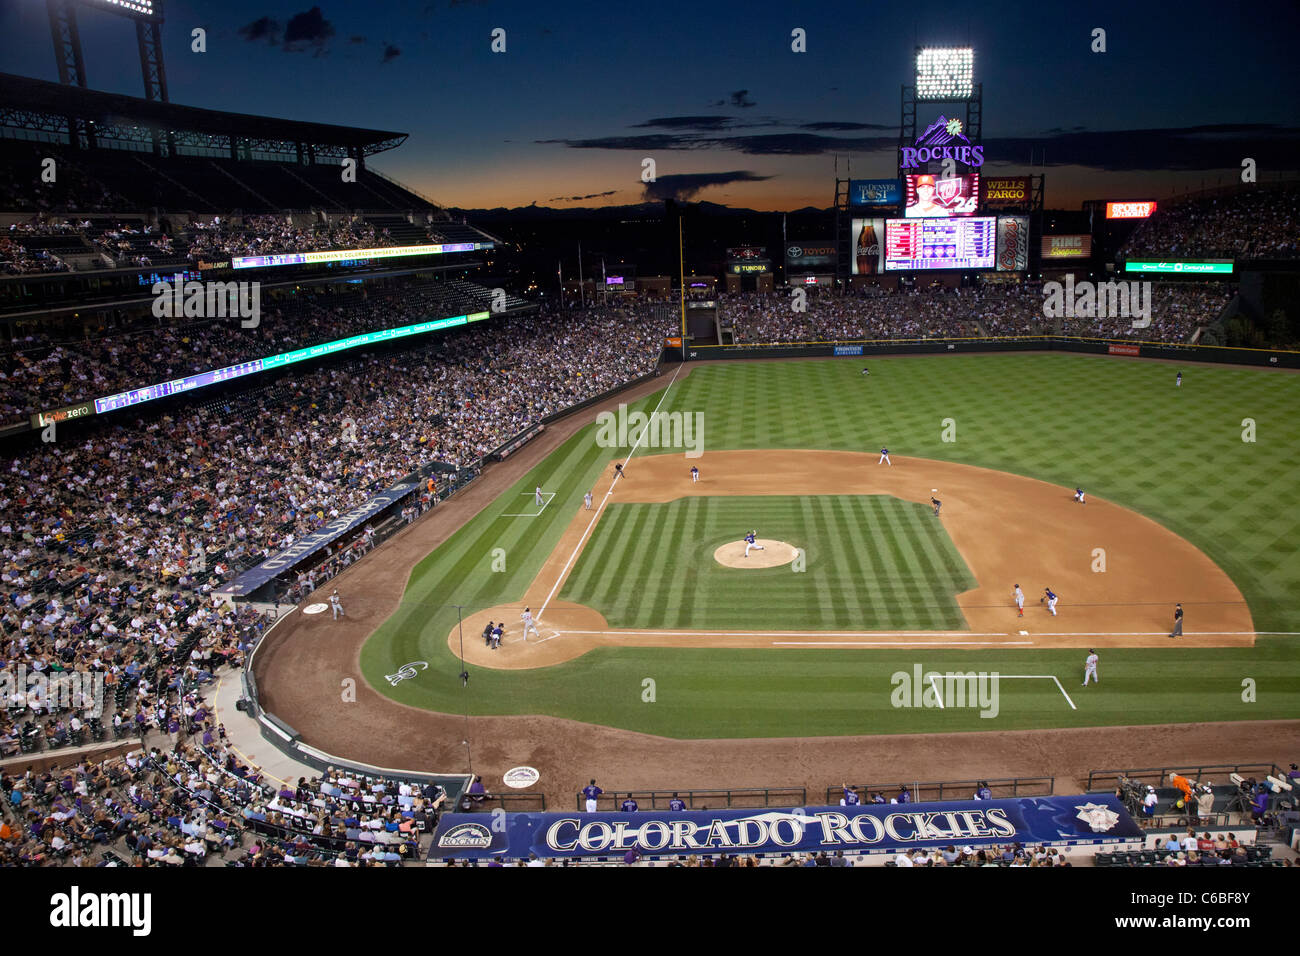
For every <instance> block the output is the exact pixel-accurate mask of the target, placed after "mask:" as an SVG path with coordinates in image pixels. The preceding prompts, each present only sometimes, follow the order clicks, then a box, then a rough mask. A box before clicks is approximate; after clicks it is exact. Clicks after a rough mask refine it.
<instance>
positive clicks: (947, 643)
mask: <svg viewBox="0 0 1300 956" xmlns="http://www.w3.org/2000/svg"><path fill="white" fill-rule="evenodd" d="M772 646H773V647H1033V646H1034V642H1033V641H773V642H772Z"/></svg>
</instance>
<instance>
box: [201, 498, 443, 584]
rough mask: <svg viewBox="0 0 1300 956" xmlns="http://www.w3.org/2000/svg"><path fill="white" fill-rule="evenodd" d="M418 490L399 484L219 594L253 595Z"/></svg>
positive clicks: (251, 571)
mask: <svg viewBox="0 0 1300 956" xmlns="http://www.w3.org/2000/svg"><path fill="white" fill-rule="evenodd" d="M419 489H420V482H418V481H409V480H408V481H400V482H398V483H397V484H395V485H393V486H392V487H391V488H386V489H385V490H383V491H381V492H380V493H379V494H377V495H375V496H374V497H373V498H371V499H370V500H369V501H366V502H364V503H362V504H360V505H358V506H357V507H355V508H353V509H352V510H351V511H349V512H348V513H347V514H342V515H339V516H338V517H337V518H335V519H334V520H333V521H331V522H329V523H328V524H325V525H322V526H321V529H320V530H319V531H316V532H314V533H312V534H309V535H306V536H305V537H302V538H299V539H298V540H297V541H295V542H294V543H293V545H292V546H291V547H288V548H286V549H285V550H283V551H281V552H280V553H279V554H277V555H275V556H273V557H270V558H267V559H266V560H265V561H263V562H262V563H261V564H258V565H255V566H253V567H251V568H249V569H248V570H247V571H245V572H244V573H243V574H241V575H240V576H239V577H237V578H235V580H234V581H232V582H230V583H229V584H227V585H226V586H225V587H221V588H218V589H217V592H216V593H217V594H229V595H231V596H232V597H241V596H243V595H246V594H252V593H253V592H254V591H256V590H257V589H258V588H260V587H261V586H262V585H263V584H266V582H268V581H270V580H273V579H274V578H275V577H276V575H278V574H280V573H281V572H284V571H287V570H289V569H290V568H292V567H294V566H295V565H296V564H298V563H299V562H300V561H302V560H304V559H305V558H307V557H310V556H311V555H312V554H314V553H315V552H317V551H320V550H321V549H322V548H324V547H325V546H326V545H327V544H329V543H330V542H331V541H334V540H336V539H337V538H341V537H342V536H343V535H345V534H347V533H348V532H349V531H351V530H352V529H353V528H356V527H358V526H359V525H362V524H364V523H365V522H367V521H369V520H370V519H371V518H372V517H374V516H375V515H376V514H378V513H379V512H381V511H383V510H384V509H386V508H388V507H389V506H390V505H393V504H395V503H397V502H398V501H400V500H401V499H403V498H405V497H406V496H407V495H409V494H411V493H412V492H414V491H418V490H419Z"/></svg>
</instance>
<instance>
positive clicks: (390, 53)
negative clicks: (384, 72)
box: [379, 43, 402, 63]
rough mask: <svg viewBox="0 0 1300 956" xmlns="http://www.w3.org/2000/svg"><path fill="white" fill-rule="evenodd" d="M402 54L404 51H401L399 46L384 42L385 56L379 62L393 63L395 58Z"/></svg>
mask: <svg viewBox="0 0 1300 956" xmlns="http://www.w3.org/2000/svg"><path fill="white" fill-rule="evenodd" d="M401 55H402V51H401V50H399V49H398V48H397V47H395V46H393V45H392V44H391V43H385V44H384V58H383V59H382V60H380V61H379V62H380V63H392V62H393V61H394V60H396V59H397V58H398V57H399V56H401Z"/></svg>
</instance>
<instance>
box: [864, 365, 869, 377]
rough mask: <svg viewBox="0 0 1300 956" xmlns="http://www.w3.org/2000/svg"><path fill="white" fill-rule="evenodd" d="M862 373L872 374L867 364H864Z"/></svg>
mask: <svg viewBox="0 0 1300 956" xmlns="http://www.w3.org/2000/svg"><path fill="white" fill-rule="evenodd" d="M862 374H863V375H870V374H871V373H870V372H869V371H867V367H866V366H865V365H864V366H862Z"/></svg>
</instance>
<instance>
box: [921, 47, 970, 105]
mask: <svg viewBox="0 0 1300 956" xmlns="http://www.w3.org/2000/svg"><path fill="white" fill-rule="evenodd" d="M974 87H975V50H974V49H973V48H971V47H917V48H916V98H917V99H918V100H964V99H968V98H970V96H971V94H972V93H973V92H974Z"/></svg>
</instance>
